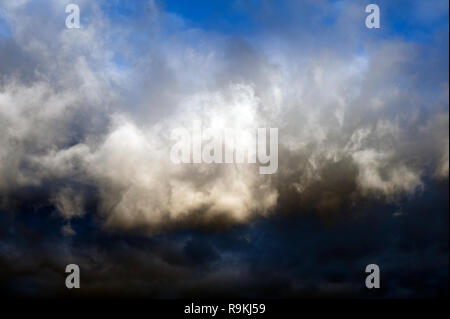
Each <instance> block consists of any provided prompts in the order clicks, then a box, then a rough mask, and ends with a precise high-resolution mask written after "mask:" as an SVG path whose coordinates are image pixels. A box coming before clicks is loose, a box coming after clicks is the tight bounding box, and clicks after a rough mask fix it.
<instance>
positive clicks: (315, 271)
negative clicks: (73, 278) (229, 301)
mask: <svg viewBox="0 0 450 319" xmlns="http://www.w3.org/2000/svg"><path fill="white" fill-rule="evenodd" d="M69 3H71V2H70V1H56V0H48V1H41V0H19V1H13V2H12V1H6V0H4V1H3V0H0V291H1V293H2V294H4V295H6V296H14V297H42V296H44V297H54V296H58V297H67V298H71V297H80V296H89V297H105V296H106V297H108V296H110V297H135V296H138V297H148V298H183V297H189V298H191V297H268V298H292V297H294V298H303V297H317V298H323V297H326V298H329V297H351V298H355V297H356V298H359V297H362V298H366V297H369V298H371V297H373V298H399V297H400V298H413V297H441V296H448V269H449V268H448V267H449V257H448V256H449V255H448V229H449V227H448V226H449V221H448V212H449V209H448V172H449V113H448V111H449V74H448V69H449V65H448V63H449V45H448V39H449V34H448V33H449V22H448V21H449V18H448V12H449V9H448V1H439V0H435V1H426V2H425V1H418V0H417V1H395V2H394V1H377V2H376V3H377V5H378V6H379V7H380V26H381V27H380V28H379V29H368V28H367V27H366V25H365V19H366V17H367V15H368V14H367V13H366V12H365V7H366V5H367V4H368V3H366V2H364V1H325V0H323V1H322V0H319V1H308V0H305V1H269V0H265V1H264V0H261V1H256V0H247V1H246V0H242V1H205V0H204V1H200V0H194V1H162V0H161V1H157V0H154V1H152V0H145V1H144V0H142V1H141V0H137V1H125V0H109V1H106V0H105V1H87V0H78V1H75V0H73V1H72V3H75V4H77V5H79V7H80V21H81V28H79V29H68V28H66V25H65V21H66V16H67V14H66V13H65V7H66V5H67V4H69ZM195 122H200V123H202V125H203V127H204V128H208V127H211V128H216V129H223V128H233V129H237V130H252V129H256V128H277V129H278V169H277V171H276V172H275V173H274V174H269V175H261V174H259V171H258V166H257V165H254V164H235V163H234V164H206V163H200V164H174V163H173V162H171V160H170V150H171V147H172V146H173V140H172V139H171V132H172V131H173V130H174V129H176V128H180V127H183V128H187V129H190V128H191V127H192V123H195ZM239 143H242V145H247V143H248V141H247V139H245V138H242V139H241V140H239ZM70 263H75V264H77V265H79V266H80V269H81V274H82V275H81V285H82V289H76V290H68V289H66V287H65V285H64V282H65V277H66V274H65V272H64V269H65V266H66V265H67V264H70ZM372 263H375V264H377V265H379V267H380V271H381V278H382V287H381V288H380V289H377V290H368V289H367V288H366V287H365V284H364V283H365V277H366V275H367V274H366V273H365V272H364V270H365V266H366V265H368V264H372Z"/></svg>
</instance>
